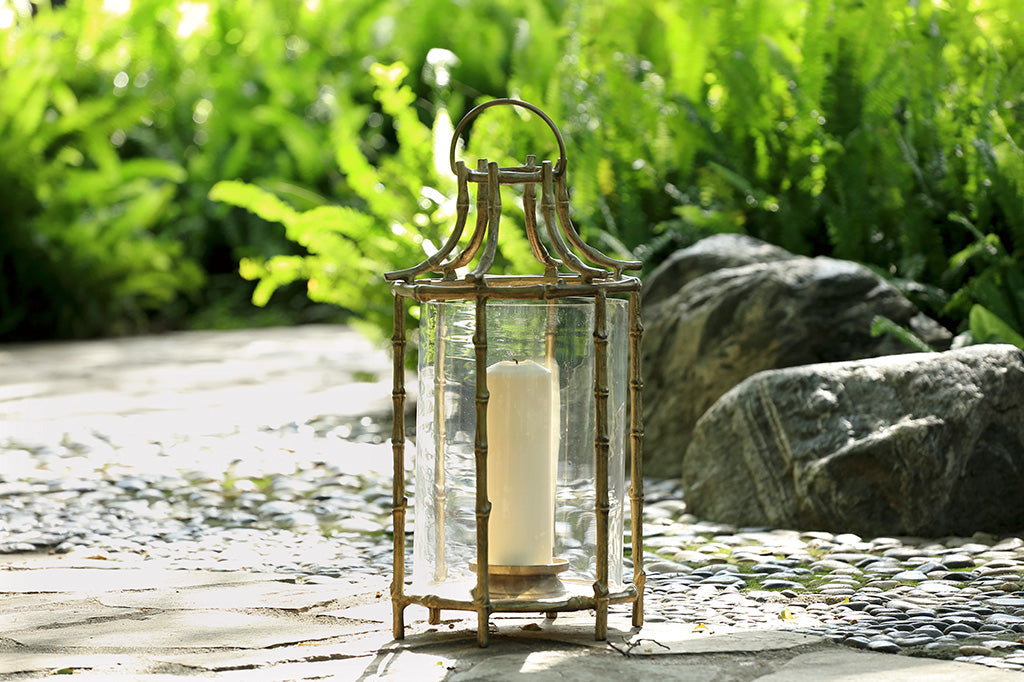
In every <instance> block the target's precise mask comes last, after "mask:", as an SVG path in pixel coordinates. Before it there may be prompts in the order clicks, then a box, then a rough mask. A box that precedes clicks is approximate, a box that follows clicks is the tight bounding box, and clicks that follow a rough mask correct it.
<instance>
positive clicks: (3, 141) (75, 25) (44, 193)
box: [0, 12, 202, 336]
mask: <svg viewBox="0 0 1024 682" xmlns="http://www.w3.org/2000/svg"><path fill="white" fill-rule="evenodd" d="M11 19H13V18H11ZM20 28H21V24H18V25H17V26H15V28H14V29H9V30H7V31H5V32H3V33H0V40H2V42H0V92H3V97H2V98H0V157H2V158H3V159H4V163H3V164H2V165H0V204H2V205H3V206H4V213H5V215H4V222H3V238H2V239H0V270H2V279H0V310H2V311H3V314H2V316H0V336H2V335H6V334H9V333H12V332H15V333H14V335H15V336H19V335H20V336H34V335H41V334H45V335H56V336H85V335H91V334H96V333H99V332H100V331H106V332H110V331H115V332H116V331H129V330H131V329H134V328H137V327H138V326H139V325H141V324H142V322H143V319H144V318H145V317H146V316H147V314H149V313H150V312H152V311H154V310H159V309H161V308H163V307H164V306H167V305H169V304H172V303H174V302H175V301H176V300H177V299H178V298H179V296H181V295H182V294H189V293H192V292H194V291H195V290H196V288H197V287H198V286H199V284H200V283H201V281H202V273H201V272H200V270H199V268H198V267H197V266H196V264H195V263H194V262H192V261H190V260H188V259H186V258H183V254H182V248H181V245H180V244H179V243H177V242H176V241H174V240H173V239H169V238H167V237H166V236H163V235H160V234H159V233H158V232H157V231H155V230H154V227H155V226H156V225H157V224H158V223H160V222H162V221H165V220H167V219H168V218H173V217H174V216H175V214H176V209H175V206H174V204H173V198H174V196H175V194H176V192H177V189H178V187H179V186H180V185H181V183H182V182H183V181H184V180H185V175H186V173H185V170H184V169H183V168H182V167H181V166H180V165H179V164H177V163H175V162H174V161H172V160H166V159H159V158H135V159H122V158H120V157H119V156H118V155H117V154H116V153H115V151H114V150H113V146H112V144H111V140H112V139H115V140H116V139H119V136H120V135H123V128H125V127H127V126H129V125H132V124H133V123H134V122H136V121H138V120H139V119H140V118H141V117H142V116H143V115H144V113H145V112H144V110H143V108H142V107H141V106H139V103H137V102H126V101H122V100H121V98H119V97H118V96H117V94H116V92H113V87H112V85H111V83H112V80H111V79H107V80H105V81H103V82H98V81H99V80H100V79H99V78H98V74H97V73H96V72H94V71H91V70H89V69H83V68H79V65H80V55H79V52H80V50H81V49H83V48H82V46H81V45H76V44H75V43H74V42H73V41H72V40H69V39H65V36H66V35H69V34H70V35H79V34H82V33H87V32H88V30H89V22H88V21H87V20H86V18H85V17H84V16H83V15H82V14H72V13H70V12H69V13H68V15H67V16H60V17H58V16H57V15H55V14H53V13H48V12H42V13H41V14H40V16H38V17H36V18H35V19H34V20H33V21H32V22H31V30H28V28H27V22H26V28H25V30H20ZM90 47H91V48H92V49H94V50H95V51H96V52H95V54H94V55H93V56H94V59H96V60H97V61H98V62H111V63H113V62H116V61H117V59H118V55H117V48H116V45H113V44H111V43H109V42H103V41H98V42H97V43H96V44H93V45H90Z"/></svg>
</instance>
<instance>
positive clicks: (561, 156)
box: [448, 97, 567, 176]
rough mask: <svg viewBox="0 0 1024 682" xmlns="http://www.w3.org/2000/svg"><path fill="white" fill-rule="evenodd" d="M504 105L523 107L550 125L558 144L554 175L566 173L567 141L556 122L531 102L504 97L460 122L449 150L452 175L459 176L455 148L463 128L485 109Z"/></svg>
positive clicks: (475, 110)
mask: <svg viewBox="0 0 1024 682" xmlns="http://www.w3.org/2000/svg"><path fill="white" fill-rule="evenodd" d="M504 104H508V105H511V106H516V107H522V108H523V109H529V110H530V111H532V112H533V113H534V114H536V115H537V116H539V117H540V118H541V119H542V120H543V121H544V122H545V123H547V124H548V128H550V129H551V132H553V133H554V134H555V140H556V141H557V142H558V162H557V163H556V164H555V167H554V174H555V176H559V175H561V174H562V173H563V172H565V166H566V163H567V162H566V160H565V141H564V140H563V139H562V133H561V131H559V130H558V126H556V125H555V122H554V121H552V120H551V118H550V117H549V116H548V115H547V114H545V113H544V112H543V111H541V110H540V108H539V107H537V106H536V105H533V104H530V103H529V102H524V101H523V100H521V99H512V98H510V97H503V98H499V99H492V100H489V101H487V102H484V103H483V104H478V105H476V106H475V107H473V108H472V109H470V110H469V113H467V114H466V115H465V116H463V117H462V120H461V121H459V125H458V126H456V127H455V133H454V134H453V135H452V143H451V146H450V147H449V149H448V165H449V166H450V167H451V169H452V174H457V172H456V170H455V147H456V146H457V145H458V143H459V135H461V134H462V130H463V128H465V127H466V124H467V123H469V122H470V121H471V120H472V119H473V118H475V117H476V115H477V114H479V113H480V112H482V111H483V110H484V109H488V108H490V107H494V106H499V105H504Z"/></svg>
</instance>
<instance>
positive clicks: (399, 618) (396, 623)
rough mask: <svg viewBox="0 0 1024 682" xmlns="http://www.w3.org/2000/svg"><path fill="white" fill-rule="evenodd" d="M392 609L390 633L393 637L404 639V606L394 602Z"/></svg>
mask: <svg viewBox="0 0 1024 682" xmlns="http://www.w3.org/2000/svg"><path fill="white" fill-rule="evenodd" d="M393 609H394V610H393V611H392V622H391V635H392V636H393V637H394V638H395V639H405V607H404V606H399V605H398V602H395V603H394V606H393Z"/></svg>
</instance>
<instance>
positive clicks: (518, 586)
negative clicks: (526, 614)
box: [469, 559, 569, 600]
mask: <svg viewBox="0 0 1024 682" xmlns="http://www.w3.org/2000/svg"><path fill="white" fill-rule="evenodd" d="M469 567H470V568H471V569H472V570H474V571H475V570H476V567H477V564H476V562H475V561H471V562H469ZM568 568H569V562H568V561H567V560H566V559H555V560H553V561H552V562H551V563H549V564H536V565H531V566H504V565H495V564H491V565H489V566H488V567H487V581H488V588H489V591H490V595H491V599H492V600H504V599H530V600H537V599H557V598H559V597H564V596H565V595H566V594H568V590H566V588H565V585H564V584H562V581H561V579H560V578H559V577H558V574H559V573H561V572H563V571H566V570H568Z"/></svg>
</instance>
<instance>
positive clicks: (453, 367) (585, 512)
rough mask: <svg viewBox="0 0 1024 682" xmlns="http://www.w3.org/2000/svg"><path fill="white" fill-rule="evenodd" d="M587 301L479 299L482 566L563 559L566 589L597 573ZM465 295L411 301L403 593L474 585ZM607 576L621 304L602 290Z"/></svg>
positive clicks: (470, 306) (615, 570)
mask: <svg viewBox="0 0 1024 682" xmlns="http://www.w3.org/2000/svg"><path fill="white" fill-rule="evenodd" d="M593 306H594V303H593V301H592V300H590V299H560V300H556V301H552V302H543V301H540V302H534V301H530V302H520V301H492V302H490V303H488V306H487V342H488V352H487V366H488V389H489V393H490V403H489V406H488V446H489V453H488V457H489V460H488V479H489V480H488V486H489V491H488V493H489V494H488V498H489V499H490V501H491V504H492V511H491V517H490V527H489V543H490V563H491V564H500V563H504V564H506V565H523V564H527V565H532V564H537V563H560V562H562V561H564V562H566V563H567V564H568V568H567V569H566V570H565V571H564V572H562V573H560V574H559V577H560V578H561V580H562V582H563V583H564V584H565V586H566V587H567V588H568V589H569V590H570V591H572V592H573V593H579V594H585V595H591V594H592V593H593V589H592V583H593V581H594V580H595V578H596V567H595V557H596V541H597V531H596V525H595V523H596V515H595V504H594V499H595V487H594V475H595V467H594V419H595V416H594V385H593V382H594V357H593V354H594V343H593V326H594V308H593ZM474 309H475V304H474V302H473V301H432V302H428V303H425V304H423V305H422V306H421V325H420V335H419V400H418V404H417V438H416V446H417V447H416V462H415V471H416V474H415V475H416V482H415V487H414V490H415V493H414V495H413V505H414V511H415V513H414V516H415V535H414V540H413V556H414V559H413V571H412V579H413V587H412V593H419V594H441V592H442V590H440V588H439V583H442V582H447V583H450V584H449V585H448V586H447V587H448V589H446V590H443V592H444V594H443V595H442V596H448V597H451V598H456V599H467V600H468V599H470V597H469V589H471V588H472V586H473V585H474V584H475V573H474V569H472V568H471V563H474V562H475V561H476V557H477V548H476V544H477V543H476V516H475V505H476V488H475V486H476V467H475V463H474V462H475V460H474V437H475V425H476V413H475V394H476V379H475V370H476V367H475V351H474V347H473V327H474V321H475V312H474ZM608 330H609V346H608V350H609V353H608V355H609V358H608V365H609V366H608V370H609V371H608V377H609V389H610V395H609V415H610V421H611V423H610V425H609V437H610V439H611V447H610V452H609V472H610V474H609V498H610V499H609V504H610V506H611V509H610V515H609V548H608V549H609V587H610V588H611V589H612V591H616V590H620V589H622V588H623V584H622V554H623V510H624V498H625V491H626V477H625V464H624V462H625V455H624V453H625V447H626V393H627V381H628V377H627V371H628V302H627V301H624V300H619V299H609V300H608Z"/></svg>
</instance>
